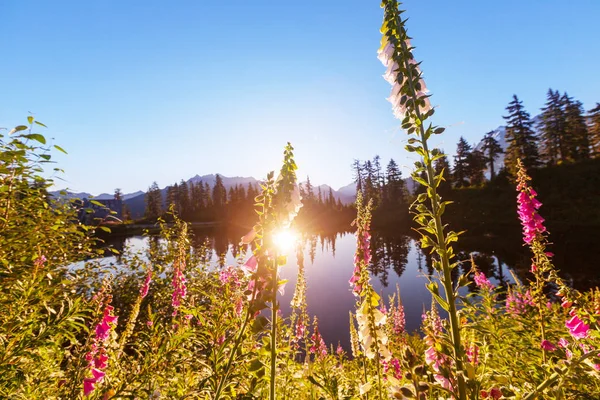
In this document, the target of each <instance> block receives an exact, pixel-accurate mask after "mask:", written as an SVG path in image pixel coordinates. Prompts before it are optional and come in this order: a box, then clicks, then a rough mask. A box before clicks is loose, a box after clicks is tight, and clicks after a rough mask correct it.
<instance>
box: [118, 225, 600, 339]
mask: <svg viewBox="0 0 600 400" xmlns="http://www.w3.org/2000/svg"><path fill="white" fill-rule="evenodd" d="M245 233H246V232H244V231H240V230H236V229H216V228H215V229H209V230H206V229H205V230H201V231H195V232H194V236H193V240H192V244H193V248H194V249H195V251H196V252H199V251H203V252H204V253H203V254H202V257H203V258H204V259H205V260H210V261H211V262H212V264H213V265H214V266H215V267H223V266H225V265H230V264H235V263H236V258H235V255H236V254H238V253H239V252H240V251H241V250H243V249H241V248H240V246H239V241H240V237H241V236H243V235H244V234H245ZM509 237H510V236H509ZM558 237H561V236H558ZM518 239H519V236H517V240H516V241H508V242H507V241H506V240H501V239H500V236H497V237H477V238H469V237H468V236H466V237H463V238H462V239H461V240H460V241H459V244H458V245H457V246H456V248H455V251H456V253H457V259H458V260H459V261H461V264H460V265H459V267H458V268H456V269H455V270H454V271H453V278H454V279H455V280H456V279H458V276H459V274H461V273H463V272H465V271H468V270H469V269H470V268H471V265H470V258H471V256H473V259H474V261H475V263H476V264H477V266H478V268H479V269H480V270H481V271H482V272H484V273H485V274H486V275H487V276H488V277H489V278H490V281H491V282H492V283H494V284H495V285H498V286H502V287H506V286H507V285H509V284H510V283H512V282H513V278H512V274H511V271H512V272H514V273H515V275H516V276H518V277H519V279H521V280H525V279H527V278H528V270H529V266H530V256H529V254H528V249H527V248H524V247H523V246H522V245H521V243H520V242H519V240H518ZM156 240H158V239H156V237H141V236H136V237H114V236H113V237H110V238H107V244H110V245H112V246H113V247H114V248H116V249H119V250H123V249H125V248H126V247H128V246H134V247H135V248H136V249H141V248H143V247H144V246H152V245H156V242H155V241H156ZM301 240H302V243H303V244H304V254H303V256H304V259H305V268H306V281H307V293H306V295H307V305H308V311H309V313H310V314H311V315H316V316H317V317H318V318H319V321H320V327H319V328H320V330H321V333H322V334H323V336H324V338H325V340H326V341H327V343H328V344H337V342H338V341H339V342H341V343H342V346H347V343H349V336H348V335H349V333H348V312H349V311H353V310H354V307H355V302H356V299H355V298H354V296H353V294H352V293H351V291H350V286H349V284H348V280H349V278H350V276H351V275H352V270H353V267H354V265H353V263H354V250H355V247H356V244H355V238H354V236H353V234H352V233H351V232H330V233H320V234H304V235H303V237H302V239H301ZM371 245H372V255H373V256H372V262H371V265H370V266H369V270H370V272H371V275H372V278H373V279H372V283H373V286H374V288H375V290H376V291H377V292H378V293H379V294H381V295H382V297H383V298H384V299H387V297H388V296H391V295H392V294H393V293H394V292H395V291H396V285H398V287H399V288H400V293H401V298H402V302H403V304H404V306H405V309H406V310H405V312H406V319H407V329H408V330H415V329H418V327H419V325H420V319H421V314H422V312H423V309H424V308H428V307H429V306H430V304H431V296H430V294H429V292H428V291H427V289H426V288H425V283H426V278H425V276H426V275H431V274H433V272H434V270H433V259H432V256H431V254H430V253H429V251H425V252H423V251H422V250H421V249H420V247H419V245H418V242H417V241H416V240H415V239H414V238H412V237H410V236H406V235H402V234H391V233H383V232H374V233H373V235H372V241H371ZM581 246H584V247H585V246H590V247H587V248H585V251H582V249H581ZM597 247H598V246H591V245H590V243H589V241H587V242H586V241H578V242H576V241H562V242H560V243H559V242H557V243H555V244H554V245H553V246H552V251H554V252H555V254H556V256H555V260H556V264H557V267H559V268H560V269H561V270H562V271H563V275H564V276H566V277H567V278H568V279H569V281H570V282H571V283H572V284H573V285H574V286H575V287H578V288H579V289H587V288H589V287H592V286H596V285H597V284H598V275H597V273H596V272H595V270H592V269H589V268H586V267H587V266H589V265H594V264H590V262H591V261H592V260H594V261H595V259H597V258H596V257H597V256H598V254H596V253H598V251H599V250H598V249H597ZM566 252H569V253H568V254H570V255H569V256H567V253H566ZM586 257H587V258H586ZM590 257H591V258H590ZM571 261H573V264H571V263H570V262H571ZM117 262H118V260H117ZM569 267H570V268H569ZM296 273H297V267H296V256H295V254H290V255H289V256H288V263H287V265H286V267H284V268H283V269H282V278H284V279H287V280H288V285H287V287H286V292H285V294H284V295H283V296H282V298H281V307H282V311H283V313H284V315H289V312H290V308H289V302H290V300H291V298H292V296H293V292H294V288H295V283H296ZM474 289H475V288H474V287H469V288H466V289H465V290H464V291H463V294H466V292H467V291H469V290H474Z"/></svg>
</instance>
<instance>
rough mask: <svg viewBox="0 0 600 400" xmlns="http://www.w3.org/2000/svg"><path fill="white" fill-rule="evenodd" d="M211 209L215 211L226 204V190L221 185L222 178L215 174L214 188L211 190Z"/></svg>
mask: <svg viewBox="0 0 600 400" xmlns="http://www.w3.org/2000/svg"><path fill="white" fill-rule="evenodd" d="M212 202H213V207H214V208H215V209H217V210H219V209H222V208H223V207H224V206H225V204H227V190H226V189H225V186H224V185H223V178H221V175H219V174H217V176H216V178H215V186H214V187H213V189H212Z"/></svg>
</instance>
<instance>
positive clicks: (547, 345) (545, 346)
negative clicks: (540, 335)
mask: <svg viewBox="0 0 600 400" xmlns="http://www.w3.org/2000/svg"><path fill="white" fill-rule="evenodd" d="M540 347H541V348H542V349H543V350H545V351H554V350H556V346H555V345H553V344H552V343H550V342H549V341H547V340H542V343H541V345H540Z"/></svg>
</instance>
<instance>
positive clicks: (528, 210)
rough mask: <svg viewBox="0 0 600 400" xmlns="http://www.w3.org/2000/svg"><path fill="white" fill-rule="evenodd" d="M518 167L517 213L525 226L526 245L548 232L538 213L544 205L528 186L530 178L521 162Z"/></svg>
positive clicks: (524, 237)
mask: <svg viewBox="0 0 600 400" xmlns="http://www.w3.org/2000/svg"><path fill="white" fill-rule="evenodd" d="M518 165H519V171H518V180H519V184H518V185H517V190H518V191H519V194H518V195H517V203H518V206H517V213H518V214H519V219H520V220H521V225H522V226H523V240H524V241H525V243H527V244H531V242H532V241H533V240H534V239H535V238H537V237H538V236H539V235H541V234H542V233H544V232H545V231H546V227H545V226H544V218H542V217H541V216H540V215H539V214H538V212H537V210H538V209H539V208H540V207H541V205H542V203H540V202H539V200H537V199H536V196H537V193H536V191H535V190H533V188H531V187H529V185H528V184H527V181H528V180H529V179H530V178H529V176H528V175H527V172H526V171H525V168H524V167H523V165H522V164H521V163H520V162H519V164H518Z"/></svg>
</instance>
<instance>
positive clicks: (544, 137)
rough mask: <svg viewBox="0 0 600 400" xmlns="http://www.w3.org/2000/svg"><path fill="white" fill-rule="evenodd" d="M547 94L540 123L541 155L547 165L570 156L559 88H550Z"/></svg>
mask: <svg viewBox="0 0 600 400" xmlns="http://www.w3.org/2000/svg"><path fill="white" fill-rule="evenodd" d="M546 96H547V99H546V105H545V107H543V108H542V114H541V116H540V117H541V119H540V122H539V124H538V130H539V133H540V138H539V139H540V152H541V154H540V156H541V159H542V161H544V162H545V163H546V164H547V165H555V164H557V163H558V162H559V161H566V160H567V158H568V148H567V137H566V132H565V111H564V107H563V101H562V99H561V96H560V93H558V90H557V91H553V90H552V89H548V94H547V95H546Z"/></svg>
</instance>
